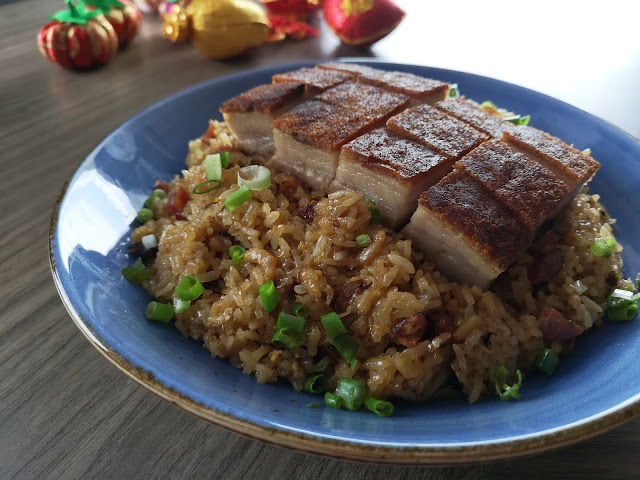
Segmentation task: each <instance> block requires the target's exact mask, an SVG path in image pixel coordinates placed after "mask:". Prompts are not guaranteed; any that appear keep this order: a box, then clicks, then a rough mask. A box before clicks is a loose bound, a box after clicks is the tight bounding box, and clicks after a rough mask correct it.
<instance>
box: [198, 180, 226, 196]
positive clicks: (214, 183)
mask: <svg viewBox="0 0 640 480" xmlns="http://www.w3.org/2000/svg"><path fill="white" fill-rule="evenodd" d="M208 185H210V186H208ZM220 185H221V183H220V180H207V181H206V182H202V183H199V184H198V185H196V186H195V187H194V188H193V190H192V192H193V193H195V194H196V195H202V194H203V193H209V192H212V191H214V190H215V189H216V188H220Z"/></svg>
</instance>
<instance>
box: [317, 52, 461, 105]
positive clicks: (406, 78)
mask: <svg viewBox="0 0 640 480" xmlns="http://www.w3.org/2000/svg"><path fill="white" fill-rule="evenodd" d="M317 68H318V69H330V70H335V71H339V72H348V73H351V74H353V75H356V76H357V79H358V82H359V83H364V84H369V85H375V86H377V87H380V88H383V89H385V90H388V91H391V92H396V93H402V94H403V95H407V96H408V97H409V98H410V102H409V106H414V105H421V104H423V103H426V104H429V105H433V104H434V103H436V102H439V101H440V100H444V99H445V98H447V96H448V95H449V84H447V83H445V82H441V81H440V80H434V79H431V78H426V77H421V76H419V75H414V74H412V73H405V72H388V71H385V70H379V69H377V68H371V67H367V66H365V65H358V64H354V63H339V62H330V63H324V64H320V65H318V66H317Z"/></svg>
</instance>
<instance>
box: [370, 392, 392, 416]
mask: <svg viewBox="0 0 640 480" xmlns="http://www.w3.org/2000/svg"><path fill="white" fill-rule="evenodd" d="M364 405H365V406H366V407H367V408H368V409H369V410H371V411H372V412H373V413H375V414H376V415H379V416H381V417H390V416H391V415H392V414H393V403H391V402H387V401H385V400H379V399H377V398H373V397H369V396H367V397H366V398H365V399H364Z"/></svg>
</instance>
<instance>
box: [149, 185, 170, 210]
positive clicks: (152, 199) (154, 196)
mask: <svg viewBox="0 0 640 480" xmlns="http://www.w3.org/2000/svg"><path fill="white" fill-rule="evenodd" d="M166 197H167V192H165V191H164V190H160V189H159V188H156V189H155V190H154V191H153V192H151V195H150V196H149V198H147V199H146V200H145V201H144V206H145V207H147V208H151V205H153V204H154V203H156V200H162V199H163V198H166Z"/></svg>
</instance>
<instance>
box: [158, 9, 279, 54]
mask: <svg viewBox="0 0 640 480" xmlns="http://www.w3.org/2000/svg"><path fill="white" fill-rule="evenodd" d="M162 30H163V34H164V36H165V37H167V38H168V39H169V40H171V41H172V42H180V41H186V40H189V41H191V44H192V45H193V46H194V47H196V48H197V49H198V50H199V51H200V53H202V54H203V55H205V56H207V57H209V58H215V59H222V58H230V57H235V56H237V55H240V54H242V53H244V52H246V51H247V50H249V49H251V48H255V47H259V46H260V45H262V44H263V43H264V42H265V39H266V37H267V33H268V32H269V20H268V18H267V15H266V12H265V11H264V9H263V8H262V7H261V6H260V5H258V4H257V3H255V2H253V1H251V0H215V1H211V0H192V1H191V2H190V3H189V4H188V5H186V6H184V7H182V6H180V4H179V3H178V4H174V5H173V6H172V8H171V12H170V13H168V14H166V15H164V24H163V26H162Z"/></svg>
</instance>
